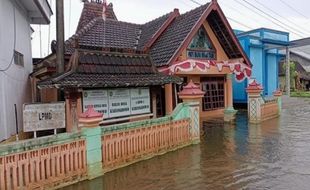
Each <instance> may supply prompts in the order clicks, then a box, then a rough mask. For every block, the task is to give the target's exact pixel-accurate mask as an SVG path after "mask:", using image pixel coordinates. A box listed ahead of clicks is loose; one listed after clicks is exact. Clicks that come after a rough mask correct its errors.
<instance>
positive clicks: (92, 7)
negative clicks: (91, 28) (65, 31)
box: [76, 1, 117, 32]
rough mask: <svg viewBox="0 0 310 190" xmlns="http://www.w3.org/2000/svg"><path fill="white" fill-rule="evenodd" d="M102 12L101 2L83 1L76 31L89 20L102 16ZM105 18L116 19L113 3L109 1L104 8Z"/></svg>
mask: <svg viewBox="0 0 310 190" xmlns="http://www.w3.org/2000/svg"><path fill="white" fill-rule="evenodd" d="M102 12H103V4H102V3H96V2H87V1H86V2H84V7H83V10H82V13H81V16H80V20H79V24H78V27H77V29H76V31H77V32H78V31H79V30H80V29H82V28H83V27H84V26H85V25H87V24H88V23H89V22H90V21H91V20H93V19H94V18H97V17H102ZM105 14H106V18H107V19H111V20H117V18H116V16H115V13H114V10H113V4H112V3H110V4H109V5H108V6H107V9H106V13H105Z"/></svg>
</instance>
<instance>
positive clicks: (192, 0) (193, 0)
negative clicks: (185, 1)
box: [190, 0, 202, 6]
mask: <svg viewBox="0 0 310 190" xmlns="http://www.w3.org/2000/svg"><path fill="white" fill-rule="evenodd" d="M190 1H191V2H193V3H195V4H197V5H199V6H201V5H202V4H201V3H199V2H197V1H195V0H190Z"/></svg>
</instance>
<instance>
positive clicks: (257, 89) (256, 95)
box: [246, 80, 264, 123]
mask: <svg viewBox="0 0 310 190" xmlns="http://www.w3.org/2000/svg"><path fill="white" fill-rule="evenodd" d="M246 91H247V93H248V118H249V121H250V123H260V122H261V121H262V116H261V105H262V104H263V103H264V101H263V99H262V97H261V92H262V91H263V87H262V86H261V85H260V84H259V83H257V82H256V80H254V81H253V82H252V83H251V84H249V86H248V87H247V88H246Z"/></svg>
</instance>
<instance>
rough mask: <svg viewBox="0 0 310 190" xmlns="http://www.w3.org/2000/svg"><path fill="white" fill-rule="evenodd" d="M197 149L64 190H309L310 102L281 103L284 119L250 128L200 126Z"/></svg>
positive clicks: (240, 124) (241, 117) (241, 119)
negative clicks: (200, 136)
mask: <svg viewBox="0 0 310 190" xmlns="http://www.w3.org/2000/svg"><path fill="white" fill-rule="evenodd" d="M203 130H204V134H205V135H204V136H203V139H202V141H201V144H199V145H194V146H190V147H187V148H184V149H181V150H178V151H175V152H171V153H168V154H165V155H162V156H159V157H155V158H153V159H150V160H147V161H143V162H139V163H136V164H133V165H131V166H128V167H125V168H122V169H119V170H116V171H113V172H110V173H106V174H105V175H104V176H103V177H100V178H97V179H95V180H92V181H85V182H81V183H79V184H76V185H72V186H70V187H67V188H64V189H65V190H80V189H83V190H84V189H85V190H86V189H91V190H92V189H94V190H101V189H104V190H150V189H151V190H157V189H159V190H180V189H184V190H188V189H281V190H285V189H287V190H291V189H298V190H300V189H305V190H307V189H310V99H297V98H291V99H289V100H288V98H284V100H283V110H282V115H281V117H280V118H278V119H273V120H269V121H267V122H264V123H262V124H261V125H249V124H248V123H247V118H246V112H239V113H238V117H237V120H236V124H235V125H226V124H224V123H223V121H222V119H218V120H213V121H208V122H204V124H203Z"/></svg>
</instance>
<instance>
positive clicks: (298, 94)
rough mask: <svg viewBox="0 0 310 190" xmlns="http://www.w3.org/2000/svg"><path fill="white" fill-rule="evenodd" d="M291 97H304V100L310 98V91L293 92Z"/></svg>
mask: <svg viewBox="0 0 310 190" xmlns="http://www.w3.org/2000/svg"><path fill="white" fill-rule="evenodd" d="M291 97H304V98H310V91H296V92H291Z"/></svg>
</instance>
